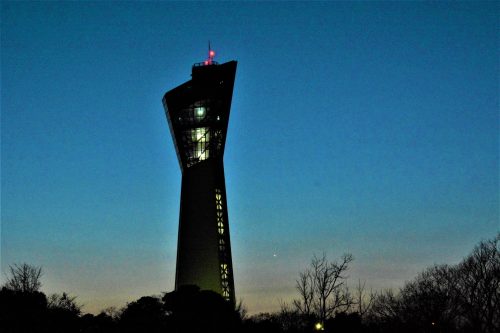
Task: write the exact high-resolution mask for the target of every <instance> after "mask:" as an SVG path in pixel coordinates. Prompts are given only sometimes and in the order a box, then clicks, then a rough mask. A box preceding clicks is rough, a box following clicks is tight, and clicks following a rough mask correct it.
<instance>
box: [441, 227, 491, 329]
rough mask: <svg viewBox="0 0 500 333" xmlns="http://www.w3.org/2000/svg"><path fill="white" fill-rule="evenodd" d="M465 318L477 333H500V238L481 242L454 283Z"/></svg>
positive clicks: (460, 309)
mask: <svg viewBox="0 0 500 333" xmlns="http://www.w3.org/2000/svg"><path fill="white" fill-rule="evenodd" d="M450 286H451V287H452V288H453V295H454V296H455V303H456V304H457V305H458V306H459V311H460V313H461V315H462V317H463V318H464V319H465V320H466V321H467V322H468V325H469V326H470V327H471V328H472V329H473V330H475V331H478V332H479V331H480V332H486V333H489V332H499V331H500V234H497V236H496V237H495V238H494V239H492V240H488V241H483V242H481V243H480V244H479V245H478V246H476V248H475V249H474V251H472V253H471V254H470V255H469V256H468V257H466V258H465V259H464V260H463V261H462V262H461V263H460V264H459V265H458V266H457V267H456V268H455V274H454V275H453V281H452V283H450Z"/></svg>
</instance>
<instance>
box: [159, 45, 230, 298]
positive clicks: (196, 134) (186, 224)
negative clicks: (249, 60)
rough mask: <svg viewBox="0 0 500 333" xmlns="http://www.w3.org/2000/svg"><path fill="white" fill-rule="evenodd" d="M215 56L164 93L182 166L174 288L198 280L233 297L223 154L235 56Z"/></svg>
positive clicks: (210, 52)
mask: <svg viewBox="0 0 500 333" xmlns="http://www.w3.org/2000/svg"><path fill="white" fill-rule="evenodd" d="M213 56H214V52H213V51H212V50H209V58H208V59H207V60H206V61H205V62H203V63H199V64H195V65H193V67H192V74H191V77H192V78H191V80H189V81H187V82H185V83H184V84H181V85H180V86H178V87H177V88H174V89H172V90H170V91H168V92H167V93H166V94H165V96H164V97H163V105H164V107H165V113H166V116H167V120H168V125H169V127H170V132H171V134H172V138H173V140H174V144H175V150H176V152H177V158H178V160H179V164H180V168H181V171H182V189H181V204H180V214H179V215H180V216H179V236H178V243H177V267H176V274H175V288H176V289H178V288H179V287H180V286H182V285H197V286H199V287H200V288H201V289H204V290H213V291H216V292H218V293H219V294H221V295H222V296H223V297H224V298H225V299H227V300H229V301H231V302H233V303H234V301H235V296H234V280H233V265H232V259H231V242H230V240H229V223H228V213H227V204H226V185H225V179H224V163H223V157H224V146H225V142H226V132H227V126H228V121H229V111H230V108H231V99H232V95H233V85H234V78H235V75H236V61H229V62H227V63H224V64H218V63H216V62H215V61H213Z"/></svg>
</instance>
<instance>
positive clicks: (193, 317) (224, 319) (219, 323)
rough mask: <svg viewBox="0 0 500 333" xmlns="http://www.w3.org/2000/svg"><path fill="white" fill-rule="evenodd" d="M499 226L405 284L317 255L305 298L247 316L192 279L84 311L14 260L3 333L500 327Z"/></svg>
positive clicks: (302, 277)
mask: <svg viewBox="0 0 500 333" xmlns="http://www.w3.org/2000/svg"><path fill="white" fill-rule="evenodd" d="M499 246H500V234H499V235H497V236H496V238H494V239H492V240H488V241H483V242H481V243H479V244H478V245H477V246H476V247H475V248H474V250H473V251H472V253H471V254H470V255H469V256H467V257H466V258H464V259H463V260H462V262H460V263H459V264H457V265H452V266H449V265H438V266H433V267H430V268H428V269H426V270H425V271H424V272H422V273H421V274H419V275H418V276H417V277H416V278H414V279H413V280H412V281H409V282H407V283H405V285H404V286H403V287H402V288H401V289H400V290H399V291H397V292H395V291H392V290H387V291H382V292H377V293H375V292H372V291H367V290H366V289H365V284H364V283H362V282H361V281H358V284H357V286H356V287H354V288H352V287H351V288H350V287H349V286H348V283H347V282H348V275H347V272H348V269H349V265H350V263H351V262H352V260H353V258H352V256H351V255H344V256H343V257H341V258H340V259H339V260H337V261H329V260H328V259H327V258H326V256H325V255H323V256H321V257H316V256H315V257H313V259H312V261H311V265H310V266H309V267H308V268H307V269H305V270H304V271H303V272H301V273H300V274H299V277H298V279H297V284H296V288H297V292H298V296H297V298H296V299H295V300H293V301H292V302H290V303H288V304H287V303H282V305H281V310H280V311H278V312H276V313H261V314H258V315H254V316H247V315H246V312H245V310H244V308H243V307H242V306H241V304H239V305H237V306H234V305H233V304H230V303H228V302H227V301H225V300H224V299H223V298H222V297H221V296H220V295H219V294H217V293H214V292H211V291H204V290H200V289H199V288H198V287H196V286H186V287H184V288H181V289H179V290H177V291H173V292H169V293H164V294H162V295H160V296H145V297H141V298H139V299H138V300H136V301H134V302H131V303H128V304H127V305H126V306H125V307H124V308H122V309H120V310H116V309H114V308H108V309H106V310H103V311H102V312H101V313H99V314H98V315H92V314H83V313H82V307H81V305H79V304H78V303H77V301H76V297H74V296H70V295H68V294H66V293H62V294H53V295H49V296H47V295H45V294H44V293H43V292H42V291H41V290H40V289H41V276H42V270H41V268H39V267H34V266H30V265H27V264H22V265H13V266H11V267H10V276H9V277H8V279H7V282H6V283H5V284H4V285H3V286H2V288H1V290H0V330H1V332H4V333H32V332H33V333H34V332H40V333H45V332H47V333H49V332H51V333H52V332H64V333H73V332H75V333H76V332H83V333H100V332H102V333H118V332H120V333H121V332H124V333H128V332H130V333H136V332H137V333H139V332H141V333H142V332H145V333H148V332H150V333H156V332H162V333H168V332H222V333H224V332H235V333H238V332H241V333H253V332H259V333H260V332H262V333H266V332H269V333H285V332H286V333H305V332H313V331H324V332H353V333H363V332H373V333H378V332H389V333H392V332H409V333H412V332H424V333H425V332H452V333H453V332H457V333H459V332H460V333H480V332H484V333H493V332H500V248H499Z"/></svg>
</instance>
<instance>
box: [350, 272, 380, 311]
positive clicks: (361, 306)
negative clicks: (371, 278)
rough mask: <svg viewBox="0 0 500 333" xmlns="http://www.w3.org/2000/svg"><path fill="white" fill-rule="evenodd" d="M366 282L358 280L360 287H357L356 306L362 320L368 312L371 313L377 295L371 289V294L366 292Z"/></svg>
mask: <svg viewBox="0 0 500 333" xmlns="http://www.w3.org/2000/svg"><path fill="white" fill-rule="evenodd" d="M365 289H366V282H365V281H363V283H361V280H358V285H357V286H356V295H355V301H354V302H355V304H356V307H357V312H358V314H359V316H360V317H361V318H363V317H364V316H365V314H366V313H368V311H370V309H371V307H372V305H373V302H374V301H375V298H376V297H377V294H376V293H375V292H373V290H371V289H370V292H368V293H367V292H366V290H365Z"/></svg>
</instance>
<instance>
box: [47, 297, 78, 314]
mask: <svg viewBox="0 0 500 333" xmlns="http://www.w3.org/2000/svg"><path fill="white" fill-rule="evenodd" d="M75 300H76V296H70V295H68V294H67V293H62V294H52V295H50V296H49V297H48V299H47V306H48V307H49V309H59V310H64V311H68V312H71V313H73V314H76V315H80V313H81V308H82V306H81V305H80V304H78V303H76V301H75Z"/></svg>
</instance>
